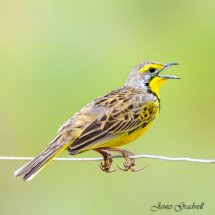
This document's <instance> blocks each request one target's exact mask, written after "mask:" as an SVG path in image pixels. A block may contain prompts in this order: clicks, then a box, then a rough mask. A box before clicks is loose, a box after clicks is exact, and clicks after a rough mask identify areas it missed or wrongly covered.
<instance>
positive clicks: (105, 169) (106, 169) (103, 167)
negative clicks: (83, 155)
mask: <svg viewBox="0 0 215 215" xmlns="http://www.w3.org/2000/svg"><path fill="white" fill-rule="evenodd" d="M100 169H101V170H102V171H103V172H107V173H111V172H116V171H117V170H118V169H113V170H110V166H108V167H107V166H105V165H104V164H103V162H101V164H100Z"/></svg>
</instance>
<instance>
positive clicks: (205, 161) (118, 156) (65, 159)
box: [0, 155, 215, 163]
mask: <svg viewBox="0 0 215 215" xmlns="http://www.w3.org/2000/svg"><path fill="white" fill-rule="evenodd" d="M111 158H122V156H121V155H113V156H111ZM130 158H135V159H142V158H148V159H157V160H164V161H187V162H194V163H215V160H208V159H198V158H186V157H182V158H178V157H166V156H158V155H135V156H130ZM32 159H33V157H9V156H0V160H12V161H24V160H32ZM53 160H55V161H101V160H103V158H101V157H99V158H54V159H53Z"/></svg>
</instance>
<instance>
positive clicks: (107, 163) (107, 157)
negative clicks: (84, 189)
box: [94, 148, 117, 172]
mask: <svg viewBox="0 0 215 215" xmlns="http://www.w3.org/2000/svg"><path fill="white" fill-rule="evenodd" d="M94 150H95V151H96V152H98V153H100V154H101V155H102V156H103V158H104V161H103V162H101V164H100V168H101V170H102V171H104V172H115V171H116V170H117V169H115V170H110V167H111V164H112V162H113V159H112V158H111V154H110V153H108V152H106V151H104V150H103V149H101V148H98V149H94Z"/></svg>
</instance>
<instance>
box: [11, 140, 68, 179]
mask: <svg viewBox="0 0 215 215" xmlns="http://www.w3.org/2000/svg"><path fill="white" fill-rule="evenodd" d="M68 145H69V144H68V141H65V140H62V138H61V136H58V137H57V138H55V139H54V140H53V141H52V142H51V143H50V145H49V146H48V147H47V148H46V149H44V150H43V151H42V152H41V153H40V154H39V155H38V156H37V157H35V158H34V159H33V160H31V161H29V162H28V163H27V164H25V165H24V166H22V167H21V168H20V169H18V170H17V171H16V172H15V173H14V175H15V176H16V177H21V178H23V180H25V181H29V180H31V179H32V178H33V177H34V176H35V175H36V174H37V173H38V172H39V171H41V170H42V169H43V168H44V167H45V166H46V165H47V164H48V163H49V162H50V161H51V160H52V159H53V158H54V157H56V156H57V155H58V154H59V153H61V152H62V151H63V150H64V149H66V148H67V147H68Z"/></svg>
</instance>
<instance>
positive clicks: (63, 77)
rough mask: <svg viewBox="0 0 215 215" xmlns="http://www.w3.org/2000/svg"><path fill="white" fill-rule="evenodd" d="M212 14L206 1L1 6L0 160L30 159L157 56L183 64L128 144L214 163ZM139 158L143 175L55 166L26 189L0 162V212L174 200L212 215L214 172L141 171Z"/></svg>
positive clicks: (131, 206)
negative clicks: (146, 124) (154, 113)
mask: <svg viewBox="0 0 215 215" xmlns="http://www.w3.org/2000/svg"><path fill="white" fill-rule="evenodd" d="M214 7H215V2H214V1H210V0H206V1H204V2H201V1H199V2H198V1H194V0H188V1H185V0H182V1H170V0H164V1H155V0H152V1H149V0H147V1H146V0H144V1H117V2H116V1H108V2H106V1H98V0H94V1H84V0H82V1H78V2H75V1H49V0H45V1H25V0H21V1H11V0H8V1H5V0H1V1H0V31H1V32H0V47H1V49H0V59H1V60H0V61H1V63H0V71H1V78H0V85H1V91H0V99H1V100H0V101H1V112H0V118H1V121H0V130H1V142H0V147H1V155H11V156H14V155H15V156H33V155H36V154H37V153H38V152H39V151H40V150H41V149H43V148H44V147H45V146H46V143H48V142H49V141H50V140H51V139H52V138H53V137H54V135H55V131H56V130H57V128H58V127H59V126H60V125H61V124H62V123H63V122H64V121H65V120H67V119H68V118H69V117H70V116H72V115H73V114H74V113H75V112H76V111H78V110H79V109H80V108H81V107H82V106H84V105H85V104H86V103H88V102H89V101H91V100H92V99H94V98H95V97H97V96H100V95H103V94H104V93H106V92H108V91H110V90H112V89H114V88H116V87H119V86H121V85H122V84H123V83H124V81H125V80H126V78H127V75H128V73H129V71H130V70H131V69H132V67H133V66H135V65H136V64H137V63H139V62H140V61H142V60H156V61H160V62H174V61H176V62H178V63H180V66H178V67H175V68H171V69H169V70H168V71H167V73H169V74H175V75H178V76H180V77H181V78H182V79H181V80H180V81H171V82H169V83H167V84H166V86H164V87H163V88H162V89H161V99H162V104H161V106H162V107H161V114H160V116H159V118H158V119H157V120H156V122H155V123H154V125H153V127H152V128H151V129H150V130H149V131H148V133H147V134H146V135H145V136H144V137H143V138H141V139H139V140H137V141H136V142H135V143H133V144H130V145H128V146H125V148H126V149H128V150H131V151H133V152H135V153H137V154H143V153H146V154H147V153H148V154H158V155H166V156H190V157H199V158H214V151H215V146H214V144H213V139H214V135H213V133H214V120H215V115H214V105H215V94H214V80H215V74H214V69H213V68H214V63H213V60H214V57H215V54H214V49H215V43H214V37H215V26H214V19H215V14H214ZM142 143H144V144H142ZM62 156H66V153H64V154H63V155H62ZM81 156H86V157H88V156H95V153H94V152H88V153H86V154H83V155H81ZM144 162H145V163H150V165H149V167H148V168H146V169H145V171H143V172H138V173H136V174H132V173H122V172H117V173H114V174H103V173H102V172H100V171H99V168H98V163H97V162H95V163H78V162H77V163H75V162H74V163H67V162H65V163H63V162H53V163H52V165H50V166H49V167H48V168H46V170H45V171H43V172H42V173H41V175H39V176H38V177H37V178H36V179H35V180H33V181H32V182H30V183H22V182H21V181H17V180H16V179H14V178H13V177H12V173H13V171H14V170H15V169H17V168H18V167H19V166H21V165H22V164H23V162H10V161H4V162H1V163H0V177H1V182H2V183H1V186H0V189H1V195H0V202H1V207H0V213H1V214H32V215H33V214H53V215H54V214H59V213H62V212H63V214H66V213H72V214H131V213H136V214H150V213H151V214H153V213H152V212H151V211H150V207H151V206H152V205H156V204H157V203H158V202H162V203H163V204H171V203H173V204H178V203H180V202H182V201H184V202H186V203H191V204H192V202H197V203H198V202H205V208H204V210H203V211H200V212H201V213H202V214H205V215H209V214H213V213H214V211H215V207H214V204H213V203H214V202H213V196H214V192H213V191H214V188H215V187H214V177H215V173H214V166H213V165H207V164H191V163H176V162H164V161H143V160H140V161H138V166H140V167H141V166H143V165H144ZM115 163H118V164H120V163H121V160H116V161H115ZM200 212H199V213H200ZM157 213H159V214H167V213H172V214H174V211H165V210H160V211H159V212H157ZM186 213H187V211H183V212H181V214H186ZM196 213H197V212H196V211H195V210H192V211H189V214H196Z"/></svg>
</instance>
